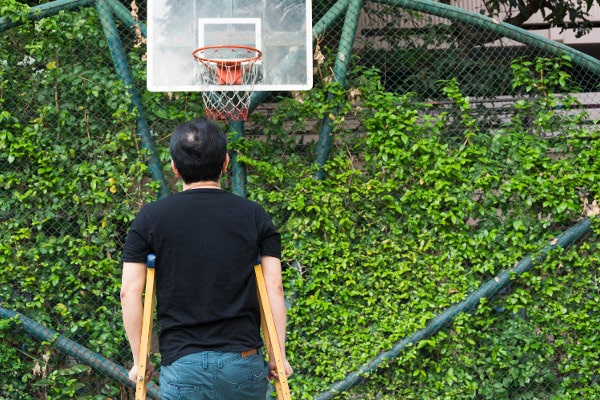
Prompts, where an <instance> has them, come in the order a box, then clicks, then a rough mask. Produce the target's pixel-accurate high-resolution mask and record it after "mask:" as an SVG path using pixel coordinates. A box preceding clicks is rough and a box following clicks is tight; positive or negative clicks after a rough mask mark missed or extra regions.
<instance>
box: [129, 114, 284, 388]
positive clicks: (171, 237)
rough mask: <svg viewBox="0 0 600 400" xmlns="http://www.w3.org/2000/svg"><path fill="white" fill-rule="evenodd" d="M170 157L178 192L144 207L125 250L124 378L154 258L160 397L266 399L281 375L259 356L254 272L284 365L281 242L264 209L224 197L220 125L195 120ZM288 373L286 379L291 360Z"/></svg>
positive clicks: (225, 159)
mask: <svg viewBox="0 0 600 400" xmlns="http://www.w3.org/2000/svg"><path fill="white" fill-rule="evenodd" d="M170 152H171V160H172V161H171V167H172V169H173V172H174V173H175V176H176V177H177V178H180V179H181V180H182V181H183V191H182V192H180V193H177V194H174V195H171V196H169V197H166V198H164V199H160V200H158V201H155V202H153V203H150V204H147V205H145V206H144V207H142V209H141V210H140V212H139V214H138V215H137V216H136V218H135V220H134V222H133V224H132V226H131V229H130V231H129V234H128V236H127V240H126V242H125V245H124V249H123V276H122V288H121V305H122V310H123V323H124V326H125V331H126V333H127V337H128V339H129V344H130V346H131V351H132V353H133V359H134V365H133V367H132V368H131V370H130V371H129V378H130V379H132V380H135V378H136V374H137V370H138V365H139V361H140V360H138V354H139V348H140V340H141V339H140V333H141V325H142V292H143V290H144V287H145V279H146V264H145V262H146V256H147V255H148V254H149V253H155V254H156V266H155V268H156V269H155V271H156V272H155V274H156V297H157V317H158V321H159V324H160V326H161V332H160V336H159V348H160V354H161V370H160V393H161V398H162V399H163V400H168V399H194V400H199V399H224V400H235V399H261V400H262V399H264V398H265V396H266V388H267V379H274V378H276V377H277V374H276V369H275V364H274V362H269V365H268V366H267V365H266V363H265V361H264V356H263V353H262V350H261V347H262V345H263V343H262V340H261V337H260V308H259V304H258V298H257V292H256V280H255V276H254V268H253V267H254V264H255V263H256V261H257V260H258V259H259V258H260V260H261V264H262V268H263V274H264V276H265V282H266V286H267V292H268V298H269V303H270V305H271V308H272V312H273V314H274V319H275V324H276V328H277V332H278V335H279V345H280V347H281V350H282V354H283V355H284V358H285V325H286V311H285V304H284V296H283V286H282V278H281V262H280V258H281V238H280V235H279V233H278V232H277V230H276V229H275V228H274V226H273V224H272V222H271V220H270V218H269V217H268V216H267V214H266V213H265V211H264V209H263V208H262V207H261V206H260V205H258V204H257V203H254V202H252V201H250V200H247V199H244V198H242V197H239V196H236V195H234V194H232V193H228V192H225V191H223V190H221V186H220V177H221V174H222V173H223V172H225V171H226V169H227V165H228V163H229V155H228V154H227V140H226V138H225V135H224V134H223V132H222V131H221V130H220V129H219V128H218V127H217V126H216V125H214V124H212V123H210V122H208V121H207V120H206V119H197V120H193V121H190V122H187V123H184V124H182V125H180V126H178V127H177V128H176V129H175V130H174V132H173V135H172V137H171V142H170ZM269 359H270V360H272V359H273V358H272V357H269ZM285 366H286V373H287V375H288V376H289V375H291V373H292V369H291V367H290V365H289V363H288V362H287V360H285ZM150 369H152V367H151V368H150Z"/></svg>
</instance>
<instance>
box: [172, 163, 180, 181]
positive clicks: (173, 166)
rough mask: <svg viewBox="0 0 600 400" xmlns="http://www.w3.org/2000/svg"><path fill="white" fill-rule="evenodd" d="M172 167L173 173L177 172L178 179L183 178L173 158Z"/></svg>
mask: <svg viewBox="0 0 600 400" xmlns="http://www.w3.org/2000/svg"><path fill="white" fill-rule="evenodd" d="M171 169H172V170H173V173H174V174H175V178H177V179H179V178H181V175H180V174H179V171H178V170H177V167H176V166H175V162H174V161H173V160H171Z"/></svg>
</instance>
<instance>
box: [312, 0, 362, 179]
mask: <svg viewBox="0 0 600 400" xmlns="http://www.w3.org/2000/svg"><path fill="white" fill-rule="evenodd" d="M361 8H362V0H352V1H351V2H350V4H349V5H348V11H347V13H346V19H345V20H344V26H343V27H342V38H341V41H340V46H339V49H338V53H337V57H336V60H335V65H334V67H333V74H334V78H333V79H334V82H338V83H341V84H345V80H346V73H347V71H348V65H349V64H350V59H351V56H352V45H353V44H354V37H355V35H356V29H357V27H358V21H359V16H360V10H361ZM332 97H333V96H332V95H329V96H328V98H329V99H331V100H332ZM338 111H339V110H337V109H334V110H332V112H331V113H332V114H333V115H334V116H335V114H337V112H338ZM332 142H333V121H332V116H331V115H329V114H327V115H325V116H324V117H323V126H322V127H321V132H320V134H319V139H318V141H317V154H316V163H317V165H318V166H319V169H318V171H317V172H316V174H315V178H316V179H323V177H324V175H325V173H324V170H323V167H324V166H325V163H326V162H327V159H328V158H329V153H330V151H331V144H332Z"/></svg>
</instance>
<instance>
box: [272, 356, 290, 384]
mask: <svg viewBox="0 0 600 400" xmlns="http://www.w3.org/2000/svg"><path fill="white" fill-rule="evenodd" d="M283 365H284V367H285V374H286V375H287V377H288V378H289V377H290V375H292V373H293V372H294V370H293V369H292V367H291V365H290V363H289V362H288V360H283ZM278 376H279V375H278V373H277V366H276V365H275V360H269V380H273V379H277V377H278Z"/></svg>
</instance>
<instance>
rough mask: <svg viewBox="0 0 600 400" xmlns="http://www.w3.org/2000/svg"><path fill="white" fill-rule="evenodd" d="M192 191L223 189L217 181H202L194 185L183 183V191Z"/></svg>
mask: <svg viewBox="0 0 600 400" xmlns="http://www.w3.org/2000/svg"><path fill="white" fill-rule="evenodd" d="M192 189H221V184H220V183H219V182H216V181H200V182H192V183H185V182H184V183H183V190H184V191H186V190H192Z"/></svg>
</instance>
